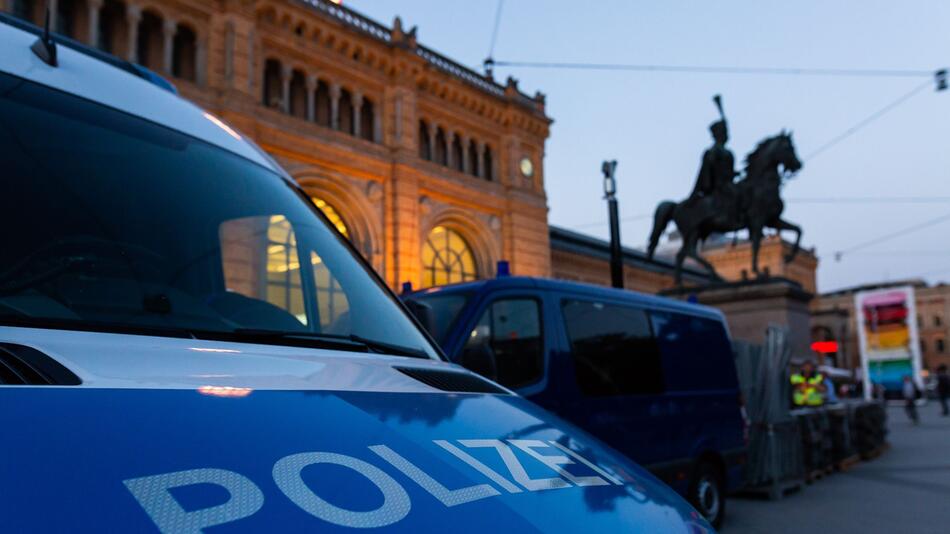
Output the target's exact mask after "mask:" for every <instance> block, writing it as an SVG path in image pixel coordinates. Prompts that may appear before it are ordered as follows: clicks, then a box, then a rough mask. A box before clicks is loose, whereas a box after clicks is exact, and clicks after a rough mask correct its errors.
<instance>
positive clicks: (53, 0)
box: [40, 0, 59, 32]
mask: <svg viewBox="0 0 950 534" xmlns="http://www.w3.org/2000/svg"><path fill="white" fill-rule="evenodd" d="M46 6H47V8H49V27H50V29H51V31H54V32H55V31H59V26H58V24H59V2H58V1H57V0H47V4H46ZM44 17H45V15H44ZM42 25H43V19H40V26H42Z"/></svg>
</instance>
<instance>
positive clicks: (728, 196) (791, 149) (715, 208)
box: [647, 95, 802, 285]
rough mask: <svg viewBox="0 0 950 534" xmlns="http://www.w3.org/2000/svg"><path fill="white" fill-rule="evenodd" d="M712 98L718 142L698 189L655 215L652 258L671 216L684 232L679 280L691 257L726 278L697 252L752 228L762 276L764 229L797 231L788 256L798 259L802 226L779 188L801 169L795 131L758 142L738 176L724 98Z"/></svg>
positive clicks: (706, 155)
mask: <svg viewBox="0 0 950 534" xmlns="http://www.w3.org/2000/svg"><path fill="white" fill-rule="evenodd" d="M713 101H714V102H715V103H716V107H717V108H718V109H719V117H720V118H719V120H718V121H716V122H714V123H712V124H711V125H710V126H709V130H710V132H711V133H712V136H713V141H714V142H713V146H711V147H710V148H708V149H707V150H706V152H704V153H703V160H702V164H701V166H700V170H699V176H698V177H697V179H696V186H695V187H694V189H693V193H692V194H691V195H690V196H689V198H687V199H686V200H684V201H682V202H679V203H676V202H672V201H669V200H668V201H664V202H661V203H660V205H659V206H657V208H656V213H655V215H654V219H653V232H652V233H651V234H650V246H649V248H648V250H647V253H648V255H649V257H650V258H652V257H653V253H654V252H655V251H656V246H657V243H659V241H660V236H661V235H663V232H664V231H665V230H666V227H667V225H669V223H670V221H673V222H675V223H676V228H677V229H678V230H679V233H680V235H681V236H682V239H683V244H682V246H681V247H680V250H679V252H678V253H677V254H676V271H675V280H676V285H681V283H682V269H683V261H684V260H685V259H686V258H687V257H689V258H693V259H694V260H696V261H697V262H699V263H700V264H701V265H702V266H703V267H705V268H706V269H707V270H708V271H709V273H710V274H711V275H712V276H713V278H715V279H716V280H721V278H720V277H719V275H718V274H716V270H715V269H714V268H713V266H712V265H711V264H710V263H709V262H708V261H706V260H705V259H704V258H703V257H702V256H700V255H699V252H698V251H697V247H698V246H699V244H700V242H702V241H705V240H706V239H707V238H708V237H709V236H710V235H712V234H724V233H728V232H737V231H739V230H748V231H749V240H750V241H751V242H752V272H753V273H755V274H756V275H759V246H760V244H761V242H762V235H763V231H764V230H765V228H774V229H775V230H777V231H779V232H781V231H782V230H791V231H793V232H795V245H794V246H793V247H792V250H791V252H789V254H788V255H787V256H785V262H786V263H788V262H790V261H792V260H793V259H794V258H795V255H796V254H797V253H798V249H799V243H800V242H801V238H802V230H801V228H800V227H798V226H797V225H795V224H792V223H790V222H788V221H786V220H784V219H782V211H783V210H784V209H785V204H784V203H783V202H782V198H781V193H780V189H781V185H782V181H783V180H785V179H788V178H790V177H791V176H792V175H794V174H795V173H796V172H798V171H799V170H800V169H801V168H802V163H801V161H799V160H798V156H797V155H796V154H795V145H794V144H793V143H792V134H791V133H786V132H785V131H784V130H783V131H782V132H781V133H780V134H778V135H776V136H774V137H769V138H766V139H765V140H763V141H762V142H761V143H759V145H758V146H757V147H756V148H755V150H753V151H752V152H751V153H750V154H749V155H748V156H747V157H746V167H745V176H744V177H742V179H741V180H739V181H735V179H736V177H737V176H739V173H737V172H736V171H735V160H734V158H733V155H732V152H731V151H730V150H729V149H728V148H726V143H727V142H728V141H729V128H728V125H727V124H726V117H725V114H724V113H723V110H722V100H721V99H720V97H719V95H716V96H715V97H713Z"/></svg>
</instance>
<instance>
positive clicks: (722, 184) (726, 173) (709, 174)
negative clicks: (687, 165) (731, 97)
mask: <svg viewBox="0 0 950 534" xmlns="http://www.w3.org/2000/svg"><path fill="white" fill-rule="evenodd" d="M713 102H715V103H716V108H718V109H719V120H718V121H716V122H714V123H712V124H711V125H709V131H710V132H712V136H713V140H714V143H713V146H711V147H709V148H707V149H706V151H705V152H703V163H702V167H700V169H699V176H698V177H697V178H696V187H695V188H693V194H692V195H691V197H692V199H694V202H695V199H698V198H702V197H710V196H711V197H713V198H714V199H715V198H718V199H719V201H718V202H717V201H714V206H716V208H717V209H721V207H722V204H723V202H722V200H723V199H724V198H725V197H731V196H734V195H735V191H734V187H733V180H734V179H735V177H736V176H737V175H738V174H739V173H737V172H736V170H735V158H734V157H733V155H732V152H731V151H730V150H729V149H728V148H726V142H727V141H729V128H728V126H727V125H726V116H725V114H723V111H722V99H721V97H720V96H719V95H716V96H714V97H713Z"/></svg>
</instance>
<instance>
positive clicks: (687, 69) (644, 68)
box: [494, 9, 934, 79]
mask: <svg viewBox="0 0 950 534" xmlns="http://www.w3.org/2000/svg"><path fill="white" fill-rule="evenodd" d="M499 11H500V9H499ZM494 64H495V66H498V67H523V68H535V69H567V70H612V71H634V72H669V73H700V74H760V75H761V74H766V75H778V76H836V77H852V78H853V77H859V78H921V77H927V78H928V79H932V78H933V76H934V71H933V70H920V69H824V68H798V67H735V66H720V65H712V66H703V65H648V64H631V63H566V62H545V61H495V62H494Z"/></svg>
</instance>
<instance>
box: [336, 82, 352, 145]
mask: <svg viewBox="0 0 950 534" xmlns="http://www.w3.org/2000/svg"><path fill="white" fill-rule="evenodd" d="M339 112H340V122H339V124H340V131H341V132H346V133H348V134H350V135H353V94H352V93H350V92H349V91H348V90H346V89H343V90H341V91H340V108H339Z"/></svg>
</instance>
